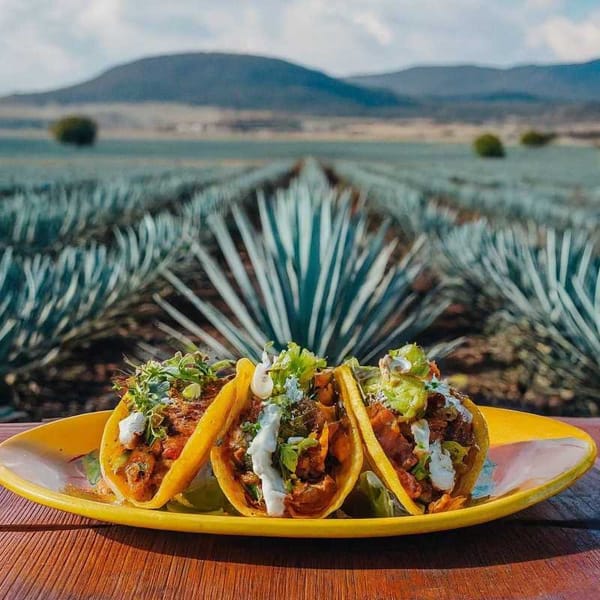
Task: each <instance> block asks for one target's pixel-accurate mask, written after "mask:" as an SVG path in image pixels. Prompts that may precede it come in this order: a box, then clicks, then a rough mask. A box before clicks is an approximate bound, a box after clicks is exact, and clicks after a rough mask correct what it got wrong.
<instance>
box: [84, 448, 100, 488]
mask: <svg viewBox="0 0 600 600" xmlns="http://www.w3.org/2000/svg"><path fill="white" fill-rule="evenodd" d="M81 464H82V465H83V472H84V473H85V476H86V478H87V480H88V481H89V482H90V484H91V485H96V484H97V483H98V482H99V481H100V479H101V478H102V471H101V470H100V459H99V456H98V450H92V451H91V452H89V453H88V454H85V455H84V456H83V457H82V458H81Z"/></svg>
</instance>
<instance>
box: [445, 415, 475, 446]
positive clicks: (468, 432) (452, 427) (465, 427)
mask: <svg viewBox="0 0 600 600" xmlns="http://www.w3.org/2000/svg"><path fill="white" fill-rule="evenodd" d="M447 438H448V439H451V440H454V441H455V442H458V443H459V444H461V446H472V445H473V443H474V438H473V425H472V423H467V422H466V421H465V420H464V419H463V418H462V416H461V415H458V417H457V418H456V419H455V420H454V421H450V422H449V423H448V435H447Z"/></svg>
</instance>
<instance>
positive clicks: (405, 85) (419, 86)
mask: <svg viewBox="0 0 600 600" xmlns="http://www.w3.org/2000/svg"><path fill="white" fill-rule="evenodd" d="M347 81H348V82H350V83H354V84H357V85H363V86H368V87H373V88H384V89H388V90H390V91H393V92H396V93H399V94H403V95H406V96H412V97H418V98H423V97H429V98H439V99H457V100H465V99H468V98H473V99H478V100H480V99H494V98H495V99H496V100H498V99H504V100H509V99H510V98H514V99H515V100H517V99H518V100H521V101H522V100H523V99H526V98H530V99H537V100H540V101H567V102H588V101H589V102H597V101H598V99H599V98H600V59H599V60H594V61H590V62H586V63H576V64H563V65H526V66H519V67H511V68H507V69H499V68H493V67H478V66H471V65H459V66H431V67H413V68H410V69H404V70H401V71H396V72H393V73H381V74H376V75H360V76H355V77H350V78H348V79H347Z"/></svg>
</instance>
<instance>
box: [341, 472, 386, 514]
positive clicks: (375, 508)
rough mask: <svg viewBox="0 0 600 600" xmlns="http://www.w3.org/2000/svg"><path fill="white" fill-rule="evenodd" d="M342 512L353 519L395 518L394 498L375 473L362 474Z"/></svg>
mask: <svg viewBox="0 0 600 600" xmlns="http://www.w3.org/2000/svg"><path fill="white" fill-rule="evenodd" d="M342 510H343V511H344V512H345V513H346V514H347V515H349V516H351V517H364V518H368V517H393V516H394V515H395V514H396V510H395V505H394V500H393V496H392V494H391V493H390V491H389V490H388V489H387V488H386V487H385V486H384V485H383V483H382V482H381V480H380V479H379V477H377V475H376V474H375V473H373V471H364V472H363V473H361V475H360V477H359V478H358V481H357V483H356V486H355V487H354V489H353V490H352V492H350V494H349V495H348V497H347V498H346V500H345V502H344V505H343V507H342Z"/></svg>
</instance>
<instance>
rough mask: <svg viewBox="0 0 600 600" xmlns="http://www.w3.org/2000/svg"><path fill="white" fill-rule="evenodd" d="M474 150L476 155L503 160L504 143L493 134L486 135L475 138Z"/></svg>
mask: <svg viewBox="0 0 600 600" xmlns="http://www.w3.org/2000/svg"><path fill="white" fill-rule="evenodd" d="M473 149H474V150H475V152H476V154H478V155H479V156H483V157H485V158H502V157H503V156H504V146H503V145H502V141H501V140H500V138H499V137H498V136H496V135H494V134H492V133H484V134H483V135H480V136H479V137H477V138H475V141H474V142H473Z"/></svg>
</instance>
